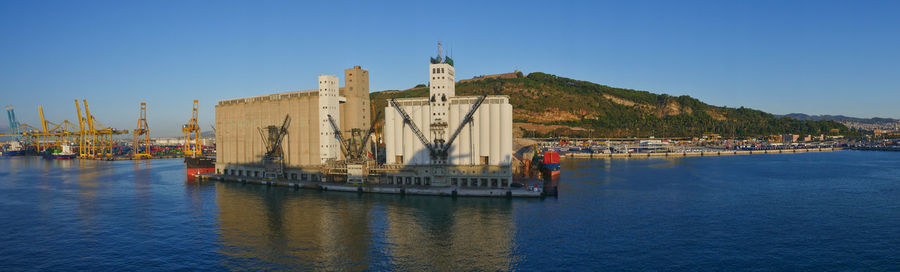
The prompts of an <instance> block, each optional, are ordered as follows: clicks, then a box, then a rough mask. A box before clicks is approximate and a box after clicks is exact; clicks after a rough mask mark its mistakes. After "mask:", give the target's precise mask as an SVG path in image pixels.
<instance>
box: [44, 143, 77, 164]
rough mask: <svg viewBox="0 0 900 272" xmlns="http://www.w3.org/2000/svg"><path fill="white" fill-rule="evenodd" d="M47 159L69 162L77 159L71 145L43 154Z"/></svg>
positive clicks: (48, 150)
mask: <svg viewBox="0 0 900 272" xmlns="http://www.w3.org/2000/svg"><path fill="white" fill-rule="evenodd" d="M43 157H44V158H45V159H51V160H68V159H74V158H75V152H72V146H71V145H65V144H64V145H61V146H60V148H51V149H47V150H46V151H45V152H44V153H43Z"/></svg>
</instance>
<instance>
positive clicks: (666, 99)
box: [370, 72, 849, 137]
mask: <svg viewBox="0 0 900 272" xmlns="http://www.w3.org/2000/svg"><path fill="white" fill-rule="evenodd" d="M456 94H457V95H481V94H489V95H507V96H509V98H510V103H511V104H512V105H513V110H514V113H513V119H514V122H515V125H516V127H517V129H519V130H521V131H522V132H524V133H525V135H529V136H531V135H536V136H551V135H565V136H588V135H592V136H595V137H628V136H642V137H643V136H656V137H690V136H701V135H703V134H707V133H715V134H719V135H722V136H726V137H745V136H765V135H773V134H784V133H794V134H813V135H818V134H826V135H831V134H847V133H849V131H848V130H847V128H846V127H845V126H843V125H841V124H840V123H837V122H834V121H801V120H797V119H793V118H778V117H776V116H774V115H772V114H769V113H766V112H763V111H759V110H754V109H749V108H744V107H741V108H727V107H717V106H712V105H708V104H706V103H703V102H701V101H700V100H697V99H695V98H692V97H690V96H677V97H676V96H670V95H666V94H654V93H650V92H647V91H638V90H630V89H622V88H613V87H609V86H605V85H600V84H596V83H591V82H587V81H580V80H574V79H569V78H565V77H559V76H555V75H550V74H545V73H540V72H535V73H531V74H528V76H520V77H518V78H511V79H484V80H479V81H471V82H465V83H457V85H456ZM427 95H428V88H427V87H421V86H420V87H417V88H412V89H408V90H404V91H382V92H375V93H372V94H371V95H370V97H371V98H372V99H373V103H375V107H376V108H375V110H376V114H377V115H376V117H375V119H376V122H379V123H380V122H381V121H382V119H383V118H384V107H385V106H386V105H387V99H389V98H401V97H425V96H427Z"/></svg>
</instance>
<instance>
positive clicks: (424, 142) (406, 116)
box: [388, 99, 438, 157]
mask: <svg viewBox="0 0 900 272" xmlns="http://www.w3.org/2000/svg"><path fill="white" fill-rule="evenodd" d="M388 102H389V104H391V106H392V107H394V109H396V110H397V113H399V114H400V117H403V122H404V123H406V125H407V126H409V128H410V129H412V131H413V133H415V134H416V137H417V138H419V141H421V142H422V145H424V146H425V147H427V148H428V151H429V152H430V153H431V156H432V157H436V156H437V155H438V152H437V150H436V149H435V148H434V146H432V145H431V143H429V142H428V139H427V138H425V135H424V134H422V131H421V130H419V127H417V126H416V123H414V122H413V121H412V119H410V118H409V114H407V113H406V110H404V109H403V108H402V107H400V105H398V104H397V102H394V99H391V100H390V101H388Z"/></svg>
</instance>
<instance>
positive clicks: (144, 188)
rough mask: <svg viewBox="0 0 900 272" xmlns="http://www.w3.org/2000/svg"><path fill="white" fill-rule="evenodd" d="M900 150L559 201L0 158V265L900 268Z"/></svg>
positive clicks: (592, 174)
mask: <svg viewBox="0 0 900 272" xmlns="http://www.w3.org/2000/svg"><path fill="white" fill-rule="evenodd" d="M898 253H900V152H895V153H889V152H859V151H841V152H831V153H810V154H791V155H751V156H725V157H703V158H699V157H697V158H682V159H671V160H666V159H631V160H625V159H617V160H568V161H565V162H564V163H563V174H562V177H561V182H560V196H559V197H557V198H547V199H542V200H541V199H513V200H508V199H480V198H458V199H452V198H446V197H425V196H406V197H403V196H397V195H358V194H355V193H339V192H318V191H305V190H300V191H295V190H292V189H288V188H267V187H264V186H256V185H239V184H225V183H215V182H208V183H200V184H197V183H192V182H187V180H186V177H185V169H184V166H183V164H182V163H181V162H180V161H179V160H152V161H140V162H131V161H120V162H101V161H78V160H74V161H46V160H42V159H40V158H3V159H0V270H3V271H16V270H116V271H141V270H175V269H187V270H247V269H250V270H278V269H301V270H322V269H328V270H388V269H395V270H512V269H514V270H569V271H597V270H720V271H735V270H808V271H821V270H893V271H897V270H900V254H898Z"/></svg>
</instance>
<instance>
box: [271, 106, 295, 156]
mask: <svg viewBox="0 0 900 272" xmlns="http://www.w3.org/2000/svg"><path fill="white" fill-rule="evenodd" d="M290 125H291V116H290V115H285V116H284V122H283V123H281V128H280V129H278V136H277V137H275V143H273V146H274V147H273V149H272V151H273V152H274V151H277V150H279V149H281V142H282V140H284V135H286V134H287V131H288V127H289V126H290Z"/></svg>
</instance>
